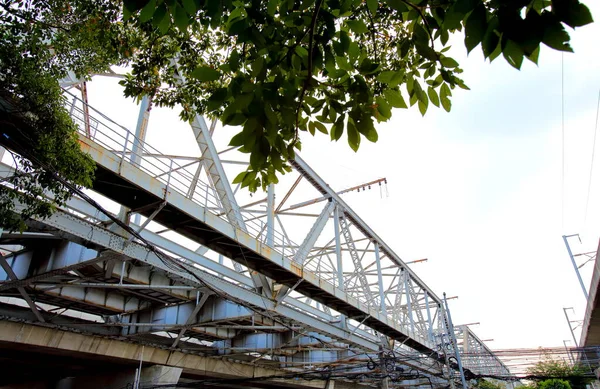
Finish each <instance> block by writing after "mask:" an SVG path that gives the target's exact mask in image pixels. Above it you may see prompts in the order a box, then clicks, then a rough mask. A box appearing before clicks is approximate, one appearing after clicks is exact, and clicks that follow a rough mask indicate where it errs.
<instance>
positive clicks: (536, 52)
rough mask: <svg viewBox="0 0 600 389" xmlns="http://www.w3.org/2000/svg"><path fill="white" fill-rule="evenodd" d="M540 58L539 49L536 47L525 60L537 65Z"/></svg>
mask: <svg viewBox="0 0 600 389" xmlns="http://www.w3.org/2000/svg"><path fill="white" fill-rule="evenodd" d="M539 57H540V47H539V46H538V47H537V48H536V49H535V50H534V51H533V53H531V55H528V56H527V59H528V60H530V61H531V62H533V63H534V64H536V65H537V63H538V59H539Z"/></svg>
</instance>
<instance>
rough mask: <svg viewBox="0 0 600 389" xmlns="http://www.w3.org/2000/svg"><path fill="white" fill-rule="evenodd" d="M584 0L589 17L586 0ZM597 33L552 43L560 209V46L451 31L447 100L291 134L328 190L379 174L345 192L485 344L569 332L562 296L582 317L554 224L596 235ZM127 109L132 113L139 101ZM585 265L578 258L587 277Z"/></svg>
mask: <svg viewBox="0 0 600 389" xmlns="http://www.w3.org/2000/svg"><path fill="white" fill-rule="evenodd" d="M587 3H588V4H589V5H590V6H591V8H592V13H593V14H594V16H595V19H599V18H600V7H599V5H598V3H597V2H591V1H588V2H587ZM599 36H600V25H598V24H595V25H591V26H586V27H584V28H581V29H579V30H578V31H576V32H572V37H573V46H574V48H575V51H576V53H575V54H565V55H564V106H565V125H564V133H565V141H564V146H565V147H564V155H565V180H564V182H565V186H564V188H565V190H564V194H565V195H564V212H563V206H562V204H563V196H562V193H563V190H562V187H563V186H562V181H563V180H562V155H563V147H562V145H563V142H562V126H561V123H562V122H561V98H562V94H561V62H562V55H561V54H560V53H557V52H554V51H552V50H549V49H543V50H542V53H541V55H540V60H539V63H540V65H539V67H536V66H535V65H533V64H531V63H530V62H527V61H526V62H525V63H524V66H523V69H522V70H521V71H520V72H519V71H517V70H514V69H513V68H511V67H510V66H509V65H508V64H507V63H506V62H505V61H504V60H503V59H497V60H496V61H495V62H494V63H493V64H489V63H486V62H484V61H483V57H482V55H481V54H480V49H479V48H478V49H476V50H475V51H474V52H473V53H472V54H471V55H470V56H469V57H468V58H467V57H466V51H465V49H464V45H463V44H462V42H461V41H460V40H457V41H456V43H455V45H454V46H455V47H454V48H453V50H452V51H451V53H452V55H453V56H454V58H456V59H457V60H459V62H460V63H461V66H462V67H463V68H464V69H465V72H464V79H465V81H466V83H467V85H469V86H470V88H471V91H462V90H458V91H455V93H454V97H453V99H452V104H453V108H452V111H451V113H446V112H445V111H442V110H439V109H435V108H434V107H432V108H430V111H429V112H428V113H427V115H426V116H425V117H424V118H423V117H421V115H420V114H419V112H418V110H417V109H416V108H415V109H410V110H396V111H394V115H393V119H392V120H390V121H389V122H388V123H385V124H381V125H379V126H378V129H379V142H378V143H377V144H368V142H367V141H366V140H363V143H362V145H361V148H360V150H359V152H358V153H356V154H355V153H354V152H352V151H351V150H350V149H349V147H348V145H347V143H346V142H345V138H343V139H342V140H340V142H338V143H336V144H332V143H330V142H329V141H328V138H327V137H325V136H319V134H318V135H317V136H316V137H315V138H312V137H311V136H310V135H307V136H305V137H304V138H303V139H302V140H303V143H304V145H303V153H302V157H303V158H304V160H306V161H307V162H308V163H309V164H310V165H311V166H312V167H313V168H314V169H315V170H316V171H317V172H318V173H319V175H320V176H321V177H323V178H324V179H325V180H326V181H327V182H328V183H329V184H330V186H331V187H332V188H334V189H336V190H341V189H344V188H347V187H351V186H354V185H356V184H361V183H363V182H368V181H372V180H374V179H376V178H380V177H386V178H387V180H388V185H387V189H388V193H389V195H388V196H385V195H384V196H383V197H381V196H380V192H379V190H377V189H375V190H373V191H370V192H361V193H350V194H347V195H344V199H345V200H346V201H347V202H348V203H349V204H350V205H352V206H353V207H354V209H355V210H356V211H357V212H358V214H359V215H360V216H361V217H362V218H363V219H364V220H365V221H367V222H368V223H369V225H370V226H371V227H372V228H373V229H374V230H375V231H376V232H377V234H378V235H379V236H380V237H382V238H383V239H384V240H385V241H386V242H387V243H388V244H389V245H390V246H391V247H392V248H393V249H394V251H395V252H396V253H397V254H399V255H400V256H401V257H402V258H403V259H404V260H405V261H410V260H414V259H420V258H428V259H429V261H428V262H426V263H420V264H414V265H412V268H413V269H414V270H415V271H416V272H417V274H418V275H419V277H420V278H421V279H422V280H424V281H425V282H426V283H427V284H428V285H429V287H430V288H431V289H433V290H434V291H435V292H436V293H437V294H438V295H440V296H441V294H442V293H443V292H446V293H447V294H448V295H449V296H458V299H456V300H451V301H450V309H451V312H452V316H453V319H454V323H455V324H465V323H472V322H481V324H480V325H478V326H474V327H472V328H473V330H474V331H475V333H476V334H477V335H478V336H479V337H480V338H481V339H490V338H493V339H495V341H494V342H491V343H489V346H490V347H491V348H502V349H503V348H515V347H517V348H522V347H526V348H531V347H537V346H559V345H562V341H563V339H571V334H570V332H569V329H568V327H567V324H566V320H565V318H564V314H563V310H562V308H563V307H574V308H575V315H574V316H573V317H572V318H573V319H582V318H583V314H584V303H585V301H584V298H583V294H582V292H581V289H580V287H579V284H578V282H577V278H576V276H575V273H574V270H573V268H572V266H571V264H570V261H569V258H568V256H567V253H566V250H565V247H564V245H563V242H562V235H563V234H573V233H580V234H582V238H583V243H584V245H583V246H579V245H578V244H575V243H576V242H577V241H576V240H573V243H574V247H573V249H574V251H575V252H582V251H590V250H594V251H595V250H596V247H597V245H598V236H599V235H600V201H599V196H600V166H596V170H595V171H594V176H593V180H592V186H591V189H590V190H591V192H590V193H591V196H590V201H589V209H588V215H587V218H586V216H585V209H586V198H587V193H588V179H589V174H590V162H591V156H592V141H593V137H594V124H595V120H596V109H597V108H596V107H597V101H598V92H599V88H600V68H599V65H598V64H599V63H600V54H599V53H600V51H599V50H598V49H599V44H598V40H597V39H598V37H599ZM106 84H113V85H114V81H110V80H106V79H103V80H100V81H94V82H92V83H91V85H90V103H91V104H92V105H96V106H99V108H101V110H102V111H103V112H104V113H106V114H107V115H108V116H111V117H114V118H115V119H117V120H118V119H119V117H120V115H121V114H122V113H123V112H122V111H124V110H125V109H124V108H119V104H121V103H120V102H117V101H116V100H113V99H112V97H111V99H107V98H106V96H107V95H106V94H105V93H106V90H105V89H104V86H103V85H106ZM119 109H120V110H121V112H120V113H119ZM128 113H129V117H130V119H128V120H129V121H130V122H131V121H132V120H133V119H131V117H133V118H135V116H136V114H137V113H136V112H135V110H133V111H131V110H129V112H128ZM152 115H155V113H154V111H153V113H152ZM152 123H153V121H152V120H151V128H150V133H149V139H152V138H154V139H155V140H156V139H161V138H160V137H161V136H164V135H159V134H160V133H162V134H164V131H165V129H164V126H163V128H159V129H156V130H152ZM126 124H127V123H126ZM129 124H130V127H132V128H133V126H134V125H135V122H132V123H129ZM152 131H155V134H153V133H152ZM161 131H162V132H161ZM188 131H189V130H188ZM219 131H227V129H220V130H219ZM234 133H235V132H231V133H230V134H231V135H233V134H234ZM226 134H227V133H226ZM188 135H189V133H188ZM227 135H228V136H229V134H227ZM169 137H170V138H172V137H173V135H172V133H171V132H170V133H169ZM599 142H600V140H599ZM150 143H152V141H150ZM178 143H179V145H181V142H178ZM192 143H193V141H192ZM154 145H155V146H156V143H154ZM161 146H164V147H168V146H169V144H167V143H164V141H161ZM176 150H177V147H173V150H164V151H165V152H174V151H176ZM161 151H163V150H161ZM324 155H327V158H323V156H324ZM597 159H598V160H600V154H599V155H598V158H597ZM598 160H597V161H596V162H597V164H598V162H600V161H598ZM231 178H232V177H231ZM563 214H564V217H563ZM563 219H564V220H563ZM591 270H592V265H591V264H588V265H586V266H584V267H583V269H582V273H583V276H584V278H585V280H586V283H588V284H589V279H590V276H591Z"/></svg>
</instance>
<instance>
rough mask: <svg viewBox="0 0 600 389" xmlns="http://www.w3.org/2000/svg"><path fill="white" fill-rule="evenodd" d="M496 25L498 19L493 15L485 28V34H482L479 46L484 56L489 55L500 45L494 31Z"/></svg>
mask: <svg viewBox="0 0 600 389" xmlns="http://www.w3.org/2000/svg"><path fill="white" fill-rule="evenodd" d="M497 27H498V19H497V18H495V17H494V18H492V19H490V21H489V23H488V27H487V30H486V31H485V35H484V36H483V40H482V42H481V48H482V50H483V56H484V57H485V58H489V57H491V55H492V53H493V52H494V51H495V50H496V48H497V47H498V46H499V45H500V37H499V36H498V34H497V33H496V28H497Z"/></svg>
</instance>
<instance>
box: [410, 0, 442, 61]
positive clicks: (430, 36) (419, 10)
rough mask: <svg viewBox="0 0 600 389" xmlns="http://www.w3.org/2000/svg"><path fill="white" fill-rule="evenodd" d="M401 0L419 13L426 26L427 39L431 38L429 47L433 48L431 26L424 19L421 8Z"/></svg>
mask: <svg viewBox="0 0 600 389" xmlns="http://www.w3.org/2000/svg"><path fill="white" fill-rule="evenodd" d="M402 2H403V3H404V4H406V5H408V6H409V7H411V8H412V9H414V10H415V11H417V12H418V13H419V16H421V19H422V20H423V23H424V24H425V27H427V35H429V39H430V40H431V48H432V49H434V50H435V46H434V44H433V35H432V34H431V26H430V25H429V22H428V21H427V19H425V15H424V14H423V11H421V8H419V7H418V6H416V5H414V4H413V3H411V2H410V1H406V0H402Z"/></svg>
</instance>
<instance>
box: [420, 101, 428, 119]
mask: <svg viewBox="0 0 600 389" xmlns="http://www.w3.org/2000/svg"><path fill="white" fill-rule="evenodd" d="M427 107H429V100H425V102H423V101H421V100H419V111H420V112H421V115H422V116H425V113H427Z"/></svg>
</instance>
